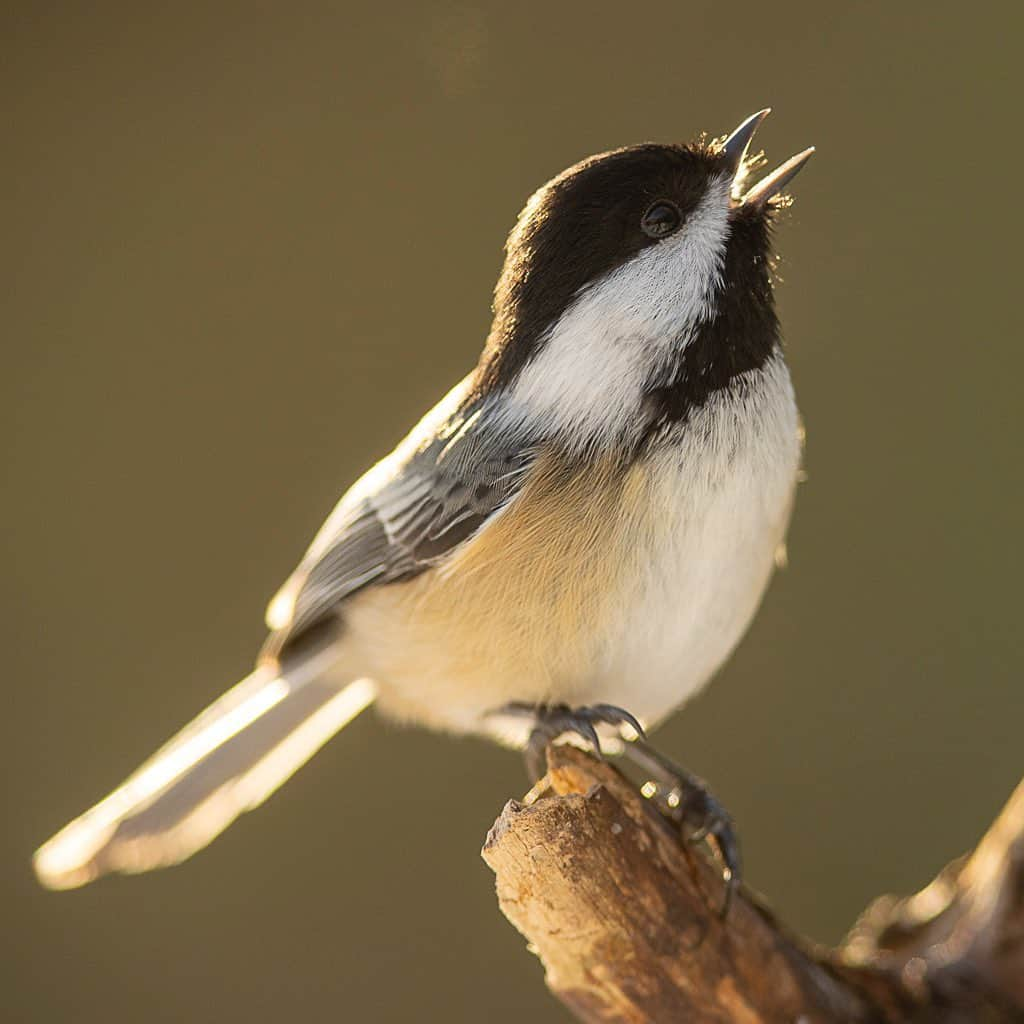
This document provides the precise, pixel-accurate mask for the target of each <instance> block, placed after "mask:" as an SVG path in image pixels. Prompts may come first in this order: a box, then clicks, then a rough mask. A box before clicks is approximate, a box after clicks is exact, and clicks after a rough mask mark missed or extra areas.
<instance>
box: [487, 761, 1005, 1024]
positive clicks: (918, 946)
mask: <svg viewBox="0 0 1024 1024" xmlns="http://www.w3.org/2000/svg"><path fill="white" fill-rule="evenodd" d="M549 754H550V761H549V766H550V770H549V773H548V777H547V780H546V781H547V791H546V795H541V796H540V797H539V798H537V799H535V800H533V801H532V802H529V803H518V802H516V801H511V802H509V803H508V804H507V805H506V807H505V809H504V810H503V811H502V813H501V815H500V817H499V818H498V820H497V821H496V822H495V824H494V827H493V828H492V830H491V832H490V834H489V835H488V837H487V842H486V844H485V846H484V850H483V856H484V859H485V860H486V861H487V863H488V864H489V865H490V866H491V868H492V869H493V870H494V872H495V875H496V877H497V891H498V900H499V903H500V905H501V909H502V911H503V912H504V913H505V915H506V917H508V919H509V920H510V921H511V922H512V923H513V924H514V925H515V926H516V928H518V929H519V931H520V932H522V933H523V935H524V936H526V938H527V939H528V941H529V943H530V945H531V947H532V949H533V950H534V951H535V952H536V953H537V955H538V956H539V957H540V959H541V961H542V962H543V964H544V967H545V970H546V975H547V983H548V986H549V988H550V989H551V990H552V992H553V993H554V994H555V995H556V996H557V997H558V998H559V999H560V1000H561V1001H562V1002H563V1003H564V1004H565V1005H566V1006H568V1007H569V1008H570V1009H571V1010H572V1011H573V1012H574V1013H575V1014H576V1016H577V1017H578V1018H579V1019H580V1020H584V1021H592V1022H612V1021H614V1022H622V1024H648V1022H656V1024H668V1022H673V1021H687V1022H694V1024H703V1022H707V1024H719V1022H722V1024H724V1022H739V1024H761V1022H776V1021H778V1022H783V1021H787V1022H801V1024H818V1022H822V1024H824V1022H840V1021H841V1022H846V1024H849V1022H854V1024H855V1022H872V1024H875V1022H877V1024H903V1022H911V1021H913V1022H924V1021H929V1022H937V1024H938V1022H941V1024H954V1022H955V1024H960V1022H965V1024H966V1022H968V1021H970V1022H976V1024H978V1022H997V1021H998V1022H1010V1021H1024V783H1022V784H1021V786H1020V787H1018V789H1017V791H1016V793H1015V794H1014V795H1013V797H1012V798H1011V799H1010V802H1009V803H1008V804H1007V806H1006V808H1005V809H1004V810H1003V812H1002V813H1001V814H1000V816H999V818H998V819H997V820H996V822H995V823H994V824H993V826H992V827H991V829H990V830H989V832H988V833H987V834H986V835H985V837H984V838H983V839H982V841H981V842H980V843H979V845H978V847H977V849H976V850H975V851H974V853H973V854H971V855H970V856H969V857H965V858H963V859H962V860H960V861H957V862H954V863H953V864H951V865H949V866H948V867H947V868H946V869H945V870H944V871H943V872H942V873H941V874H940V875H939V877H938V878H936V880H935V881H934V882H932V883H931V885H929V886H928V887H927V888H926V889H924V890H923V891H922V892H920V893H918V894H916V895H915V896H912V897H910V898H908V899H896V898H894V897H883V898H881V899H879V900H877V901H876V902H875V903H874V904H873V905H872V906H871V907H870V908H869V909H868V910H867V911H866V912H865V914H864V915H863V916H862V917H861V919H860V921H858V923H857V924H856V925H855V927H854V928H853V930H852V931H851V933H850V935H849V937H848V938H847V939H846V941H845V942H844V943H843V944H842V945H841V946H840V947H839V948H837V949H835V950H826V949H822V948H819V947H816V946H814V945H813V944H812V943H809V942H807V941H805V940H803V939H801V938H799V937H797V936H795V935H793V934H791V933H790V932H788V931H787V930H786V928H785V927H783V926H782V925H781V924H780V923H779V921H778V920H777V919H776V918H775V917H774V915H773V914H772V913H771V912H770V911H769V910H768V909H767V908H766V907H765V906H764V905H763V904H762V903H761V901H760V900H759V899H758V898H757V897H756V896H754V895H753V894H752V893H750V892H749V891H747V890H741V891H740V893H739V894H738V895H737V898H736V899H735V901H734V903H733V906H732V909H731V910H730V912H729V914H728V916H727V917H726V918H725V919H724V920H723V919H722V918H721V916H720V914H719V910H720V907H721V900H722V883H721V880H720V875H719V870H718V868H717V867H715V866H714V865H713V864H712V863H710V862H709V861H708V860H707V859H706V858H705V857H703V856H702V855H700V854H699V853H698V852H696V851H695V850H694V849H693V848H692V847H689V846H687V845H686V844H684V843H681V842H680V840H679V837H678V835H677V834H676V832H675V830H674V829H673V828H672V827H671V826H670V825H669V824H668V822H667V821H666V820H665V819H664V818H662V817H661V815H660V814H659V813H658V812H657V810H656V809H655V808H654V807H653V806H652V805H651V804H650V803H649V802H648V801H647V800H645V799H644V798H643V797H642V796H641V795H640V794H639V793H638V792H637V790H636V788H635V786H634V785H633V784H632V783H630V782H629V781H627V780H626V779H624V778H623V777H622V776H621V775H620V774H619V773H618V771H617V770H616V769H615V768H613V767H612V766H611V765H610V764H608V763H606V762H601V761H598V760H596V759H595V758H593V757H591V756H589V755H587V754H584V753H582V752H581V751H579V750H576V749H574V748H572V747H568V746H559V747H552V748H551V750H550V752H549Z"/></svg>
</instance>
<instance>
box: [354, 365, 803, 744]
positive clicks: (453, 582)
mask: <svg viewBox="0 0 1024 1024" xmlns="http://www.w3.org/2000/svg"><path fill="white" fill-rule="evenodd" d="M799 457H800V442H799V427H798V418H797V413H796V407H795V404H794V402H793V396H792V389H791V385H790V382H789V375H788V372H787V371H786V368H785V366H784V364H782V363H781V361H780V362H777V363H775V364H774V365H770V366H769V367H767V368H766V369H765V370H764V371H761V374H760V380H759V386H758V387H756V388H755V387H752V388H750V389H749V390H748V392H747V393H746V394H745V395H744V396H742V397H737V396H736V395H735V394H734V395H731V396H729V397H728V398H726V397H725V396H720V397H716V398H713V399H712V400H711V402H709V403H708V405H707V406H705V407H704V408H703V409H702V410H701V411H700V412H698V413H697V414H695V415H694V416H693V417H691V419H690V420H689V421H688V422H687V423H686V425H685V426H684V427H683V428H681V429H680V430H679V431H678V435H677V436H676V437H675V438H672V439H670V442H669V443H666V444H665V445H664V446H661V447H659V449H658V451H657V454H656V455H654V456H651V457H650V458H649V459H648V460H647V461H646V462H645V463H644V464H643V466H642V467H638V469H637V471H636V473H634V474H633V475H632V476H631V478H630V479H629V482H628V484H627V485H626V486H627V489H628V490H631V491H632V492H633V494H632V497H631V498H628V499H627V498H625V497H624V496H623V494H622V492H619V494H618V496H614V495H611V496H609V494H608V493H607V492H601V493H600V494H598V493H597V492H593V493H581V488H580V486H576V487H575V492H576V493H575V494H574V495H570V494H565V495H561V496H560V497H561V498H562V499H564V502H563V503H564V504H565V505H568V506H573V505H574V504H575V506H576V508H577V511H576V512H575V513H573V514H572V515H569V516H567V517H566V522H564V523H551V522H549V521H547V518H546V516H547V514H546V513H539V512H538V513H536V515H535V516H534V515H533V514H532V513H531V510H533V509H536V508H538V507H539V505H540V504H544V506H545V507H550V505H549V504H548V503H546V502H545V503H539V502H537V503H533V504H531V503H530V501H525V503H522V510H520V509H519V508H516V507H512V508H511V509H510V510H509V513H508V515H507V516H506V517H505V518H504V519H503V520H502V521H501V522H500V523H499V524H498V525H497V526H496V527H487V528H485V529H484V531H482V534H481V536H480V539H479V540H478V541H473V542H471V544H470V545H469V547H468V548H467V550H466V553H465V554H463V555H462V556H460V557H461V560H462V563H461V565H456V567H455V570H454V571H450V572H448V573H447V574H446V573H445V572H443V571H442V572H441V574H440V576H436V577H435V574H434V573H430V574H426V575H425V576H421V577H418V578H417V579H416V580H414V581H411V582H410V583H408V584H399V585H392V586H388V587H382V588H370V589H369V590H368V591H367V592H366V595H365V597H362V598H357V599H356V600H354V601H353V602H352V605H351V613H350V617H349V622H350V626H351V627H352V630H351V633H350V636H351V637H352V639H353V641H358V640H360V639H361V640H362V641H363V643H359V646H360V647H361V648H362V656H361V657H360V658H359V659H358V660H359V661H360V662H361V663H362V664H361V666H360V667H361V668H363V669H365V671H366V672H367V674H370V675H372V676H374V677H375V678H376V679H377V681H378V683H379V688H380V699H381V705H382V708H383V710H385V711H390V712H391V713H393V714H396V715H398V716H400V717H404V718H409V719H412V720H416V721H420V722H423V723H424V724H428V725H434V726H438V727H442V728H448V729H452V730H455V731H480V730H483V731H488V732H493V731H497V732H498V733H499V734H500V735H501V736H502V738H505V739H512V740H513V741H521V740H522V739H523V738H524V736H523V735H522V733H521V730H520V729H515V728H514V729H512V730H511V732H510V731H509V728H508V726H509V724H510V723H508V722H500V723H495V722H494V721H493V720H492V719H489V718H488V713H489V712H492V711H494V710H495V709H496V708H499V707H501V706H502V705H503V704H505V703H507V702H509V701H523V702H535V701H536V702H540V701H549V702H551V701H557V702H564V703H568V704H573V705H581V704H589V703H597V702H606V703H610V704H615V705H618V706H621V707H623V708H626V709H627V710H629V711H630V712H632V713H633V714H634V715H636V717H637V718H639V719H640V720H641V722H642V723H643V724H644V725H645V726H647V725H653V724H654V723H656V722H657V721H658V720H660V719H661V718H663V717H664V716H665V715H667V714H668V713H670V712H671V711H672V710H673V709H674V708H676V707H678V706H679V705H680V704H682V703H683V702H684V701H685V700H687V699H688V698H689V697H690V696H692V695H693V694H694V693H695V692H696V691H697V690H698V689H699V688H700V687H701V686H703V685H704V684H705V683H706V682H707V681H708V679H709V678H710V676H711V675H712V674H713V673H714V671H715V670H716V669H717V668H718V667H719V666H720V665H721V663H722V662H723V661H724V660H725V658H726V657H727V656H728V655H729V653H730V652H731V650H732V649H733V647H735V645H736V644H737V642H738V641H739V639H740V637H741V636H742V635H743V632H744V631H745V629H746V628H747V626H748V625H749V623H750V620H751V618H752V617H753V614H754V612H755V611H756V608H757V605H758V603H759V601H760V599H761V596H762V594H763V593H764V589H765V586H766V585H767V582H768V578H769V576H770V574H771V571H772V567H773V565H774V559H775V553H776V551H777V549H778V546H779V545H780V543H781V542H782V539H783V536H784V533H785V529H786V525H787V522H788V519H789V510H790V505H791V501H792V492H793V485H794V482H795V479H796V473H797V469H798V464H799ZM591 506H593V507H591ZM581 509H582V511H580V510H581ZM622 510H626V511H622ZM620 512H621V514H619V513H620ZM587 517H589V521H587V522H583V520H585V519H587ZM581 522H583V527H582V528H581V526H580V524H581ZM595 523H597V524H599V526H597V527H595ZM574 532H576V533H577V534H578V535H579V540H578V541H574V540H573V534H574ZM531 534H532V535H535V536H538V535H539V536H542V538H545V539H546V543H545V544H543V545H541V547H542V548H544V550H540V549H539V548H536V547H535V546H534V545H533V544H531V545H529V548H527V547H525V546H524V545H523V544H522V542H521V541H522V538H523V537H528V536H530V535H531ZM566 538H568V539H566ZM566 558H568V559H569V561H571V562H573V564H568V565H567V564H564V562H563V560H564V559H566ZM573 560H575V561H573ZM456 561H457V562H458V559H457V560H456ZM559 568H561V569H562V570H563V571H562V572H561V574H559ZM354 646H355V643H354ZM495 725H497V726H498V728H497V729H495V728H494V726H495Z"/></svg>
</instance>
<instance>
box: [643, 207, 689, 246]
mask: <svg viewBox="0 0 1024 1024" xmlns="http://www.w3.org/2000/svg"><path fill="white" fill-rule="evenodd" d="M682 223H683V215H682V214H681V213H680V212H679V207H678V206H676V204H675V203H670V202H669V201H668V200H667V199H659V200H658V201H657V202H656V203H653V204H652V205H651V206H649V207H648V208H647V212H646V213H645V214H644V215H643V216H642V217H641V218H640V230H641V231H643V233H644V234H645V235H648V236H649V237H651V238H667V237H668V236H669V235H671V234H672V233H673V232H675V231H678V230H679V225H680V224H682Z"/></svg>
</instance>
